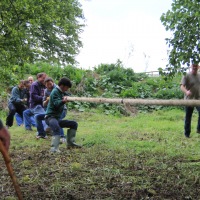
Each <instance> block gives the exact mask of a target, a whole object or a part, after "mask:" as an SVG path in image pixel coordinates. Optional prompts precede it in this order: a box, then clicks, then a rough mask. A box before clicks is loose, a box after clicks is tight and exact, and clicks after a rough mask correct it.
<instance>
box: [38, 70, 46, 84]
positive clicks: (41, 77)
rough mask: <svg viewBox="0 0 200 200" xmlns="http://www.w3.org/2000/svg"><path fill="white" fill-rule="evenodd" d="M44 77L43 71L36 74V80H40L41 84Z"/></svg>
mask: <svg viewBox="0 0 200 200" xmlns="http://www.w3.org/2000/svg"><path fill="white" fill-rule="evenodd" d="M46 77H47V75H46V73H44V72H42V73H38V74H37V80H38V82H40V83H42V84H44V80H45V78H46Z"/></svg>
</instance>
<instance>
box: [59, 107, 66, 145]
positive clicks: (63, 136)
mask: <svg viewBox="0 0 200 200" xmlns="http://www.w3.org/2000/svg"><path fill="white" fill-rule="evenodd" d="M66 114H67V110H66V109H65V110H63V112H62V115H61V117H60V119H61V120H62V119H64V118H65V117H66ZM60 136H61V139H62V141H61V142H62V143H65V142H66V139H65V134H64V130H63V128H60Z"/></svg>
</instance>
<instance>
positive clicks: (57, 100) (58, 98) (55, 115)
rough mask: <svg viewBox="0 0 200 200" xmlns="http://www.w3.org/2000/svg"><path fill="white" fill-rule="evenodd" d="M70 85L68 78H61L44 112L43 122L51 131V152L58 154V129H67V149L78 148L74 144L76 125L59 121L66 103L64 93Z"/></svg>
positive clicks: (78, 146) (67, 121)
mask: <svg viewBox="0 0 200 200" xmlns="http://www.w3.org/2000/svg"><path fill="white" fill-rule="evenodd" d="M71 86H72V83H71V81H70V80H69V79H68V78H61V79H60V80H59V82H58V86H56V88H54V89H53V91H52V92H51V95H50V99H49V103H48V106H47V110H46V115H45V121H46V123H47V125H49V126H50V128H51V129H52V131H53V137H52V142H51V149H50V151H51V152H59V144H60V128H69V129H68V130H67V148H80V147H81V146H80V145H78V144H76V143H75V137H76V131H77V128H78V123H77V122H75V121H71V120H61V115H62V112H63V109H64V105H65V103H67V96H66V93H65V92H67V91H68V89H69V88H71Z"/></svg>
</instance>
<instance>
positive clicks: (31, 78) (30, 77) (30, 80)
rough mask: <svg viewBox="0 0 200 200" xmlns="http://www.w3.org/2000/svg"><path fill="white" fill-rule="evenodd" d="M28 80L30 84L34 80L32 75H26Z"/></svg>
mask: <svg viewBox="0 0 200 200" xmlns="http://www.w3.org/2000/svg"><path fill="white" fill-rule="evenodd" d="M28 81H29V82H30V84H32V83H33V81H34V79H33V77H32V76H29V77H28Z"/></svg>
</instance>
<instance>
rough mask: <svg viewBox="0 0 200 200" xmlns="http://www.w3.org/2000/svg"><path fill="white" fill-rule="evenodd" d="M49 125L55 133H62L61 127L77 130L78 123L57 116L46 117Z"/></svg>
mask: <svg viewBox="0 0 200 200" xmlns="http://www.w3.org/2000/svg"><path fill="white" fill-rule="evenodd" d="M45 122H46V123H47V125H49V126H50V128H51V130H52V131H53V135H60V128H71V129H75V130H77V128H78V123H77V122H75V121H72V120H60V119H56V118H55V117H48V118H46V119H45Z"/></svg>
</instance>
